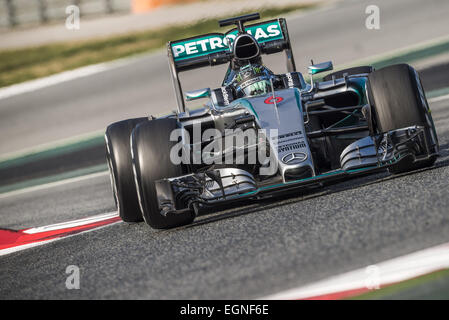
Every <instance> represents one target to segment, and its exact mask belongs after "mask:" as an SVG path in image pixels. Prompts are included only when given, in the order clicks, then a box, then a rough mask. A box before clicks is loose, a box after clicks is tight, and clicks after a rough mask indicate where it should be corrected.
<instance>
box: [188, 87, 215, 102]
mask: <svg viewBox="0 0 449 320" xmlns="http://www.w3.org/2000/svg"><path fill="white" fill-rule="evenodd" d="M209 97H210V88H204V89H198V90H192V91H187V92H186V100H187V101H192V100H197V99H202V98H209Z"/></svg>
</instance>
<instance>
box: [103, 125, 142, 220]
mask: <svg viewBox="0 0 449 320" xmlns="http://www.w3.org/2000/svg"><path fill="white" fill-rule="evenodd" d="M145 121H148V118H135V119H128V120H123V121H119V122H115V123H113V124H111V125H109V126H108V127H107V129H106V133H105V142H106V160H107V162H108V166H109V174H110V177H111V185H112V193H113V196H114V200H115V204H116V207H117V210H118V213H119V215H120V218H122V220H123V221H125V222H140V221H142V220H143V219H142V214H141V212H140V208H139V202H138V199H137V191H136V186H135V183H134V175H133V168H132V159H131V148H130V140H129V139H130V136H131V132H132V131H133V129H134V128H135V127H136V126H137V125H138V124H139V123H142V122H145Z"/></svg>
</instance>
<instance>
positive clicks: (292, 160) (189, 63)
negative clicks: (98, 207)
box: [105, 13, 439, 228]
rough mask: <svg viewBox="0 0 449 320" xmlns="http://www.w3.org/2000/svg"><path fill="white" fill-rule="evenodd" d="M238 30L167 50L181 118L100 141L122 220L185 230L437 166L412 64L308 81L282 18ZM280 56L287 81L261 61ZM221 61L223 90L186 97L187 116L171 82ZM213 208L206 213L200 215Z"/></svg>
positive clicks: (148, 121) (150, 120) (239, 20)
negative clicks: (344, 183) (244, 209)
mask: <svg viewBox="0 0 449 320" xmlns="http://www.w3.org/2000/svg"><path fill="white" fill-rule="evenodd" d="M256 19H259V14H257V13H256V14H250V15H245V16H240V17H236V18H231V19H226V20H222V21H220V22H219V25H220V26H221V27H223V26H229V25H236V28H234V29H232V30H230V31H228V32H227V33H225V34H221V33H211V34H206V35H201V36H197V37H192V38H189V39H183V40H177V41H173V42H169V43H168V58H169V62H170V71H171V75H172V80H173V84H174V89H175V94H176V97H177V104H178V111H177V112H174V113H173V114H170V115H168V116H164V117H160V118H157V119H156V118H154V117H152V116H150V117H144V118H136V119H128V120H124V121H120V122H116V123H113V124H111V125H110V126H109V127H108V128H107V130H106V134H105V138H106V145H107V160H108V164H109V168H110V174H111V181H112V188H113V193H114V198H115V200H116V204H117V207H118V211H119V214H120V216H121V218H122V219H123V220H124V221H127V222H137V221H141V220H142V218H143V220H145V222H147V223H148V224H149V225H150V226H151V227H153V228H173V227H176V226H180V225H185V224H188V223H191V222H192V221H193V219H194V218H195V216H197V215H198V214H201V213H202V212H204V211H205V210H204V209H206V208H211V207H214V206H220V205H222V204H224V203H230V202H233V201H240V200H243V199H255V200H257V199H260V198H263V197H267V196H272V195H273V194H279V193H285V192H286V191H287V190H301V188H302V189H304V188H308V187H311V186H313V187H317V186H321V185H322V184H323V183H325V182H326V181H332V180H337V179H338V180H341V179H342V178H347V177H352V176H355V175H359V174H365V173H367V172H376V171H379V170H389V171H390V172H391V173H393V174H395V173H399V172H406V171H410V170H414V169H417V168H422V167H427V166H431V165H433V164H434V162H435V160H436V157H437V156H438V152H439V146H438V140H437V135H436V132H435V127H434V124H433V120H432V117H431V114H430V110H429V106H428V104H427V100H426V97H425V94H424V91H423V87H422V85H421V81H420V78H419V75H418V73H417V72H416V71H415V70H414V69H413V68H412V67H410V66H409V65H406V64H399V65H392V66H389V67H386V68H383V69H380V70H374V69H373V68H372V67H369V66H361V67H355V68H350V69H346V70H341V71H338V72H334V73H331V74H328V75H326V76H325V77H324V78H323V79H322V81H320V82H314V80H313V75H315V74H317V73H319V72H325V71H329V70H332V68H333V66H332V63H331V62H325V63H319V64H313V63H312V65H311V66H310V67H309V69H308V73H309V76H310V82H309V81H307V83H306V81H305V80H304V77H303V75H302V74H301V73H299V72H297V71H296V67H295V61H294V58H293V53H292V48H291V45H290V39H289V34H288V30H287V24H286V21H285V19H275V20H270V21H265V22H260V23H256V24H252V25H245V23H246V22H248V21H251V20H256ZM279 52H285V54H286V60H287V71H288V72H287V73H285V74H274V73H273V72H271V71H270V70H269V69H268V68H267V67H266V66H264V65H263V63H262V58H261V56H262V55H264V54H274V53H279ZM225 63H226V64H229V68H228V71H227V73H226V75H225V76H224V80H223V83H222V86H221V87H220V88H217V89H210V88H206V89H200V90H195V91H190V92H186V93H185V100H186V101H192V100H196V99H200V98H206V99H208V100H207V103H206V104H205V105H204V107H203V108H201V109H195V110H188V109H187V108H186V107H185V103H186V102H185V100H184V94H183V92H182V89H181V84H180V80H179V77H178V73H179V72H182V71H187V70H193V69H196V68H200V67H205V66H214V65H219V64H225ZM206 211H210V209H208V210H206Z"/></svg>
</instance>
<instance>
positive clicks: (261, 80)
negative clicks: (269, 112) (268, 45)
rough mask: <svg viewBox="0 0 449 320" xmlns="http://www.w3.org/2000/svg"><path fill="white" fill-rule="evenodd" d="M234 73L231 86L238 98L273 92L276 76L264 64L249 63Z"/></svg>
mask: <svg viewBox="0 0 449 320" xmlns="http://www.w3.org/2000/svg"><path fill="white" fill-rule="evenodd" d="M233 73H234V74H233V77H232V79H231V81H230V82H229V85H230V86H231V87H233V89H234V91H235V93H236V96H237V98H241V97H247V96H255V95H261V94H266V93H269V92H270V91H271V90H272V87H271V86H272V82H273V81H274V74H273V72H271V70H269V69H268V68H266V67H264V66H263V65H262V64H259V63H251V62H248V64H246V65H244V66H242V67H240V68H239V69H237V70H235V71H234V72H233Z"/></svg>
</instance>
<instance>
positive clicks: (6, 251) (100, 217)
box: [0, 211, 122, 256]
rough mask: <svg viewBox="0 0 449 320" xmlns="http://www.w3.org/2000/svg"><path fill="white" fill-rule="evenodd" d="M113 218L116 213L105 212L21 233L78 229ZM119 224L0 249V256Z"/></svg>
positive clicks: (116, 215)
mask: <svg viewBox="0 0 449 320" xmlns="http://www.w3.org/2000/svg"><path fill="white" fill-rule="evenodd" d="M115 217H118V213H117V211H112V212H107V213H103V214H99V215H95V216H92V217H88V218H83V219H78V220H73V221H67V222H62V223H57V224H51V225H48V226H43V227H37V228H30V229H26V230H24V231H23V232H24V233H27V234H36V233H40V232H48V231H55V230H59V229H66V228H73V227H78V226H81V225H87V224H91V223H95V222H100V221H104V220H108V219H111V218H115ZM121 222H122V221H116V222H112V223H110V224H106V225H103V226H99V227H95V228H92V229H89V230H84V231H80V232H78V233H76V234H71V235H68V236H62V237H59V238H54V239H49V240H43V241H39V242H32V243H27V244H24V245H19V246H15V247H11V248H6V249H1V250H0V256H4V255H7V254H10V253H13V252H18V251H22V250H26V249H29V248H33V247H37V246H42V245H44V244H47V243H50V242H54V241H58V240H61V239H65V238H69V237H74V236H77V235H80V234H83V233H86V232H90V231H94V230H99V229H102V228H105V227H107V226H111V225H113V224H117V223H121Z"/></svg>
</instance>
